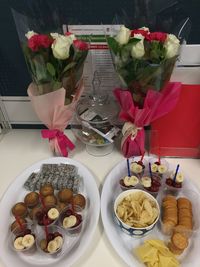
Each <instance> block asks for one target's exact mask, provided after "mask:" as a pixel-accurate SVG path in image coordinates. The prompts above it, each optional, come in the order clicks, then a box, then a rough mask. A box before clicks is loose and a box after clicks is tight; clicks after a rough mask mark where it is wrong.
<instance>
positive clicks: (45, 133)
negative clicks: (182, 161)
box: [41, 129, 75, 157]
mask: <svg viewBox="0 0 200 267" xmlns="http://www.w3.org/2000/svg"><path fill="white" fill-rule="evenodd" d="M41 134H42V138H48V139H49V141H50V142H51V141H56V142H57V145H58V149H59V152H61V154H62V155H63V156H64V157H67V156H68V150H67V148H69V149H70V150H73V149H74V148H75V145H74V144H73V143H72V142H71V140H70V139H69V138H68V137H67V136H66V135H65V134H64V132H62V131H60V130H58V129H52V130H48V129H45V130H42V131H41ZM54 148H55V149H56V144H55V143H54Z"/></svg>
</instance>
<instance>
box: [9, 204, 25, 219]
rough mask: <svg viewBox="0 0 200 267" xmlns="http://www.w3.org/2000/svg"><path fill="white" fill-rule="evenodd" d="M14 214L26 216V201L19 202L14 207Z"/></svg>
mask: <svg viewBox="0 0 200 267" xmlns="http://www.w3.org/2000/svg"><path fill="white" fill-rule="evenodd" d="M12 214H13V215H14V216H15V217H16V216H18V217H23V218H24V217H26V216H27V214H28V209H27V207H26V205H25V203H24V202H18V203H16V204H15V205H14V206H13V207H12Z"/></svg>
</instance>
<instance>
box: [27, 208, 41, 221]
mask: <svg viewBox="0 0 200 267" xmlns="http://www.w3.org/2000/svg"><path fill="white" fill-rule="evenodd" d="M41 211H42V208H41V207H39V206H37V207H34V208H33V209H32V210H31V211H30V213H29V216H30V218H31V219H32V220H33V219H34V218H35V215H36V213H38V212H41Z"/></svg>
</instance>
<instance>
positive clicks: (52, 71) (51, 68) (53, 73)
mask: <svg viewBox="0 0 200 267" xmlns="http://www.w3.org/2000/svg"><path fill="white" fill-rule="evenodd" d="M46 66H47V70H48V72H49V73H50V74H51V76H53V77H54V76H55V74H56V71H55V68H54V66H53V65H52V64H51V63H50V62H47V64H46Z"/></svg>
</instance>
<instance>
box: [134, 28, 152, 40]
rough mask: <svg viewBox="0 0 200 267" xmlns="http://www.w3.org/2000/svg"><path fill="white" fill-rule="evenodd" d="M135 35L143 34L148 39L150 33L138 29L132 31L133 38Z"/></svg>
mask: <svg viewBox="0 0 200 267" xmlns="http://www.w3.org/2000/svg"><path fill="white" fill-rule="evenodd" d="M134 34H141V35H143V36H144V38H146V39H147V37H148V35H149V33H148V31H145V30H140V29H136V30H132V31H131V37H134Z"/></svg>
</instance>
